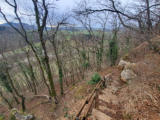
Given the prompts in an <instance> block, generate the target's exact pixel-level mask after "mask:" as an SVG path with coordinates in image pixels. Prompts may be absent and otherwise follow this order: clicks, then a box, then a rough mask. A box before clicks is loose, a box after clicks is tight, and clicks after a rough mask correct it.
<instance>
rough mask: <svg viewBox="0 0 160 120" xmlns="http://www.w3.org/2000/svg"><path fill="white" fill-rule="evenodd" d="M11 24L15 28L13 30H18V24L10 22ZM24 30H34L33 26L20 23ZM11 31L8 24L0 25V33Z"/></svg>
mask: <svg viewBox="0 0 160 120" xmlns="http://www.w3.org/2000/svg"><path fill="white" fill-rule="evenodd" d="M11 24H12V25H13V26H14V27H15V28H18V29H20V28H21V27H20V24H19V23H13V22H11ZM22 24H23V26H24V28H25V29H26V30H32V29H34V28H35V26H34V25H29V24H26V23H22ZM10 29H11V26H10V25H9V24H8V23H4V24H0V31H5V30H10Z"/></svg>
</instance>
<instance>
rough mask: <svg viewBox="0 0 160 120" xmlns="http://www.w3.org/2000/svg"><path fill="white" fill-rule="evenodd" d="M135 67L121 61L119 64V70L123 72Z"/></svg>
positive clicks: (132, 64) (133, 64)
mask: <svg viewBox="0 0 160 120" xmlns="http://www.w3.org/2000/svg"><path fill="white" fill-rule="evenodd" d="M134 66H135V63H130V62H127V61H125V60H123V59H122V60H120V62H119V64H118V68H119V69H121V70H123V69H132V68H133V67H134Z"/></svg>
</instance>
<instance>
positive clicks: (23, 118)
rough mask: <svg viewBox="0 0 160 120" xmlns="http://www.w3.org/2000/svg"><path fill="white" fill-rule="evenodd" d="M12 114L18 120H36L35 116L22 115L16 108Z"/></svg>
mask: <svg viewBox="0 0 160 120" xmlns="http://www.w3.org/2000/svg"><path fill="white" fill-rule="evenodd" d="M11 114H12V115H13V116H14V117H15V118H16V120H34V116H33V115H31V114H22V113H20V112H19V111H18V110H17V109H16V108H14V109H12V111H11Z"/></svg>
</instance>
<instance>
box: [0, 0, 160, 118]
mask: <svg viewBox="0 0 160 120" xmlns="http://www.w3.org/2000/svg"><path fill="white" fill-rule="evenodd" d="M63 2H65V1H61V2H59V1H58V0H27V1H25V0H24V1H20V0H3V1H1V2H0V3H1V4H0V23H1V22H4V23H3V24H0V98H1V99H0V100H1V101H0V102H1V103H0V113H4V114H3V115H0V120H3V119H8V120H14V119H15V116H14V115H9V112H8V111H11V109H12V108H16V109H17V110H20V111H22V113H23V114H25V112H26V111H27V112H31V113H33V114H35V116H36V117H37V119H38V120H41V119H47V120H52V119H61V117H62V119H63V118H64V119H75V118H74V116H75V114H76V112H77V110H78V109H79V108H80V105H81V104H82V101H83V100H84V99H86V97H87V96H88V95H89V94H90V93H91V91H92V89H94V88H93V87H95V86H96V84H97V83H98V82H99V81H100V80H101V79H102V78H105V77H106V75H107V74H108V73H109V74H111V77H110V78H108V79H109V80H107V81H108V83H107V85H106V86H109V85H111V89H112V87H114V86H112V83H113V84H114V82H115V83H117V84H118V83H119V81H120V80H122V77H121V73H117V72H120V71H121V70H122V68H123V70H125V69H127V67H124V66H123V67H122V66H121V67H118V68H119V69H117V67H116V65H117V63H118V62H119V60H125V61H127V62H129V61H130V62H135V64H136V65H135V64H134V63H133V66H134V65H135V66H134V70H133V72H135V76H136V78H137V79H138V78H139V79H138V80H139V82H137V81H138V80H137V81H136V80H135V81H134V82H135V83H136V85H135V86H134V88H136V87H137V86H138V85H139V84H140V85H141V83H143V84H144V89H146V88H145V86H147V87H148V89H150V91H147V90H146V91H145V92H146V93H143V92H142V90H138V89H135V91H136V90H137V91H136V92H137V93H136V95H135V96H134V95H132V96H130V95H127V94H124V96H123V97H122V96H120V95H121V93H120V92H121V89H119V88H122V86H119V87H117V86H118V85H117V86H116V88H115V89H114V90H113V91H114V92H115V91H116V90H117V89H118V90H119V91H118V92H117V91H116V92H115V93H116V97H117V96H118V97H120V100H121V101H123V103H120V100H119V101H117V102H118V103H120V104H123V105H124V104H127V103H126V101H125V100H123V99H122V98H126V99H127V100H130V99H129V98H132V99H131V101H132V100H134V99H136V100H142V98H146V99H148V98H150V99H151V101H152V102H155V101H156V102H155V103H154V105H151V104H149V102H150V101H147V100H146V99H145V100H144V101H142V103H143V105H144V106H145V104H148V105H150V108H152V106H154V107H155V109H156V108H160V106H159V103H158V102H160V101H159V100H158V98H159V93H158V94H157V91H160V86H159V84H160V83H159V82H158V80H157V79H156V78H159V71H158V70H159V68H160V67H159V68H157V67H158V66H159V65H160V63H159V62H157V61H159V57H158V56H159V53H160V42H159V41H160V37H159V34H160V27H159V26H160V19H159V18H160V9H159V8H160V1H159V0H137V1H132V0H131V1H128V2H127V4H126V3H125V2H123V1H122V0H98V1H97V0H96V1H92V0H79V1H78V2H77V3H78V4H77V5H73V6H74V8H73V9H72V10H71V11H69V10H68V9H65V10H66V11H64V10H62V11H61V10H59V9H61V7H60V6H62V8H64V7H63V5H64V4H62V3H63ZM67 2H68V1H67ZM70 5H72V4H70ZM57 10H58V11H57ZM64 13H66V14H64ZM155 36H158V37H155ZM154 38H155V39H154ZM137 46H138V47H137ZM135 48H136V49H135ZM145 55H146V56H147V55H148V56H147V57H146V56H145ZM150 56H152V60H151V59H149V57H150ZM142 59H144V60H145V61H143V60H142ZM148 59H149V60H148ZM150 61H151V62H150ZM123 62H124V61H123ZM127 62H126V63H125V64H127ZM152 63H154V64H152ZM133 66H128V67H133ZM139 66H142V67H139ZM146 66H149V67H146ZM139 69H140V70H141V71H138V70H139ZM108 70H111V71H108ZM151 70H152V72H151ZM145 71H146V74H144V73H143V72H145ZM147 71H148V72H147ZM116 73H117V74H116ZM114 74H116V75H114ZM112 75H113V77H112ZM127 75H128V74H127ZM142 76H143V79H145V80H142V78H141V77H142ZM115 78H117V79H116V80H119V81H114V80H111V81H110V79H115ZM120 78H121V79H120ZM136 78H135V79H136ZM106 79H107V78H106ZM148 79H149V80H148ZM150 79H151V80H152V81H150ZM140 80H141V81H140ZM122 81H123V80H122ZM149 82H150V83H149ZM103 84H104V86H105V83H104V82H103ZM122 84H123V83H122ZM124 84H127V87H130V86H131V85H132V84H133V83H132V82H131V83H130V82H126V83H124ZM150 87H151V88H150ZM104 89H105V87H104ZM141 89H143V85H142V86H141ZM122 90H124V92H126V93H129V92H131V94H133V93H132V86H131V88H129V89H128V90H126V89H125V86H124V89H123V88H122ZM125 90H126V91H125ZM113 91H112V92H113ZM152 91H154V92H153V93H154V94H151V93H152ZM147 92H148V93H147ZM139 93H141V96H140V97H137V95H138V94H139ZM111 94H112V93H111ZM145 94H147V95H148V96H145ZM150 94H151V95H150ZM155 94H156V95H155ZM143 95H144V96H143ZM154 95H155V96H156V97H152V96H154ZM111 97H113V96H111ZM121 97H122V98H121ZM111 99H112V98H111ZM136 100H135V102H133V103H134V104H135V103H136V102H137V101H136ZM64 102H65V103H64ZM111 102H112V101H111ZM129 102H130V101H129ZM134 104H132V105H134ZM137 104H138V103H137ZM108 105H110V103H108ZM127 105H128V104H127ZM137 106H139V104H138V105H137ZM137 106H136V107H135V108H136V110H137V111H138V110H139V108H138V107H137ZM121 107H122V106H117V109H118V110H119V111H121V112H126V111H125V110H123V111H122V110H121ZM123 107H124V108H125V107H126V106H125V105H124V106H123ZM130 107H132V106H130ZM55 108H56V109H55ZM142 108H143V107H142ZM53 109H54V111H53ZM130 109H132V108H130ZM147 109H148V108H147V107H146V108H145V110H147ZM155 109H154V110H153V111H152V112H155V111H156V110H155ZM136 110H135V111H136ZM145 110H144V111H145ZM158 110H159V109H158ZM140 112H141V113H142V114H143V110H140ZM115 113H116V114H117V112H115ZM148 113H150V112H148ZM118 115H119V118H120V117H124V119H142V118H140V117H139V116H138V117H139V118H135V115H134V114H133V115H132V114H124V116H123V113H120V114H118ZM113 116H114V117H115V116H116V115H113ZM143 117H144V116H143ZM159 119H160V118H159Z"/></svg>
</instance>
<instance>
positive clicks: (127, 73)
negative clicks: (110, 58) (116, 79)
mask: <svg viewBox="0 0 160 120" xmlns="http://www.w3.org/2000/svg"><path fill="white" fill-rule="evenodd" d="M135 77H136V74H135V73H134V72H133V71H132V70H130V69H124V70H123V71H122V72H121V80H122V81H123V82H128V81H129V80H132V79H134V78H135Z"/></svg>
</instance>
